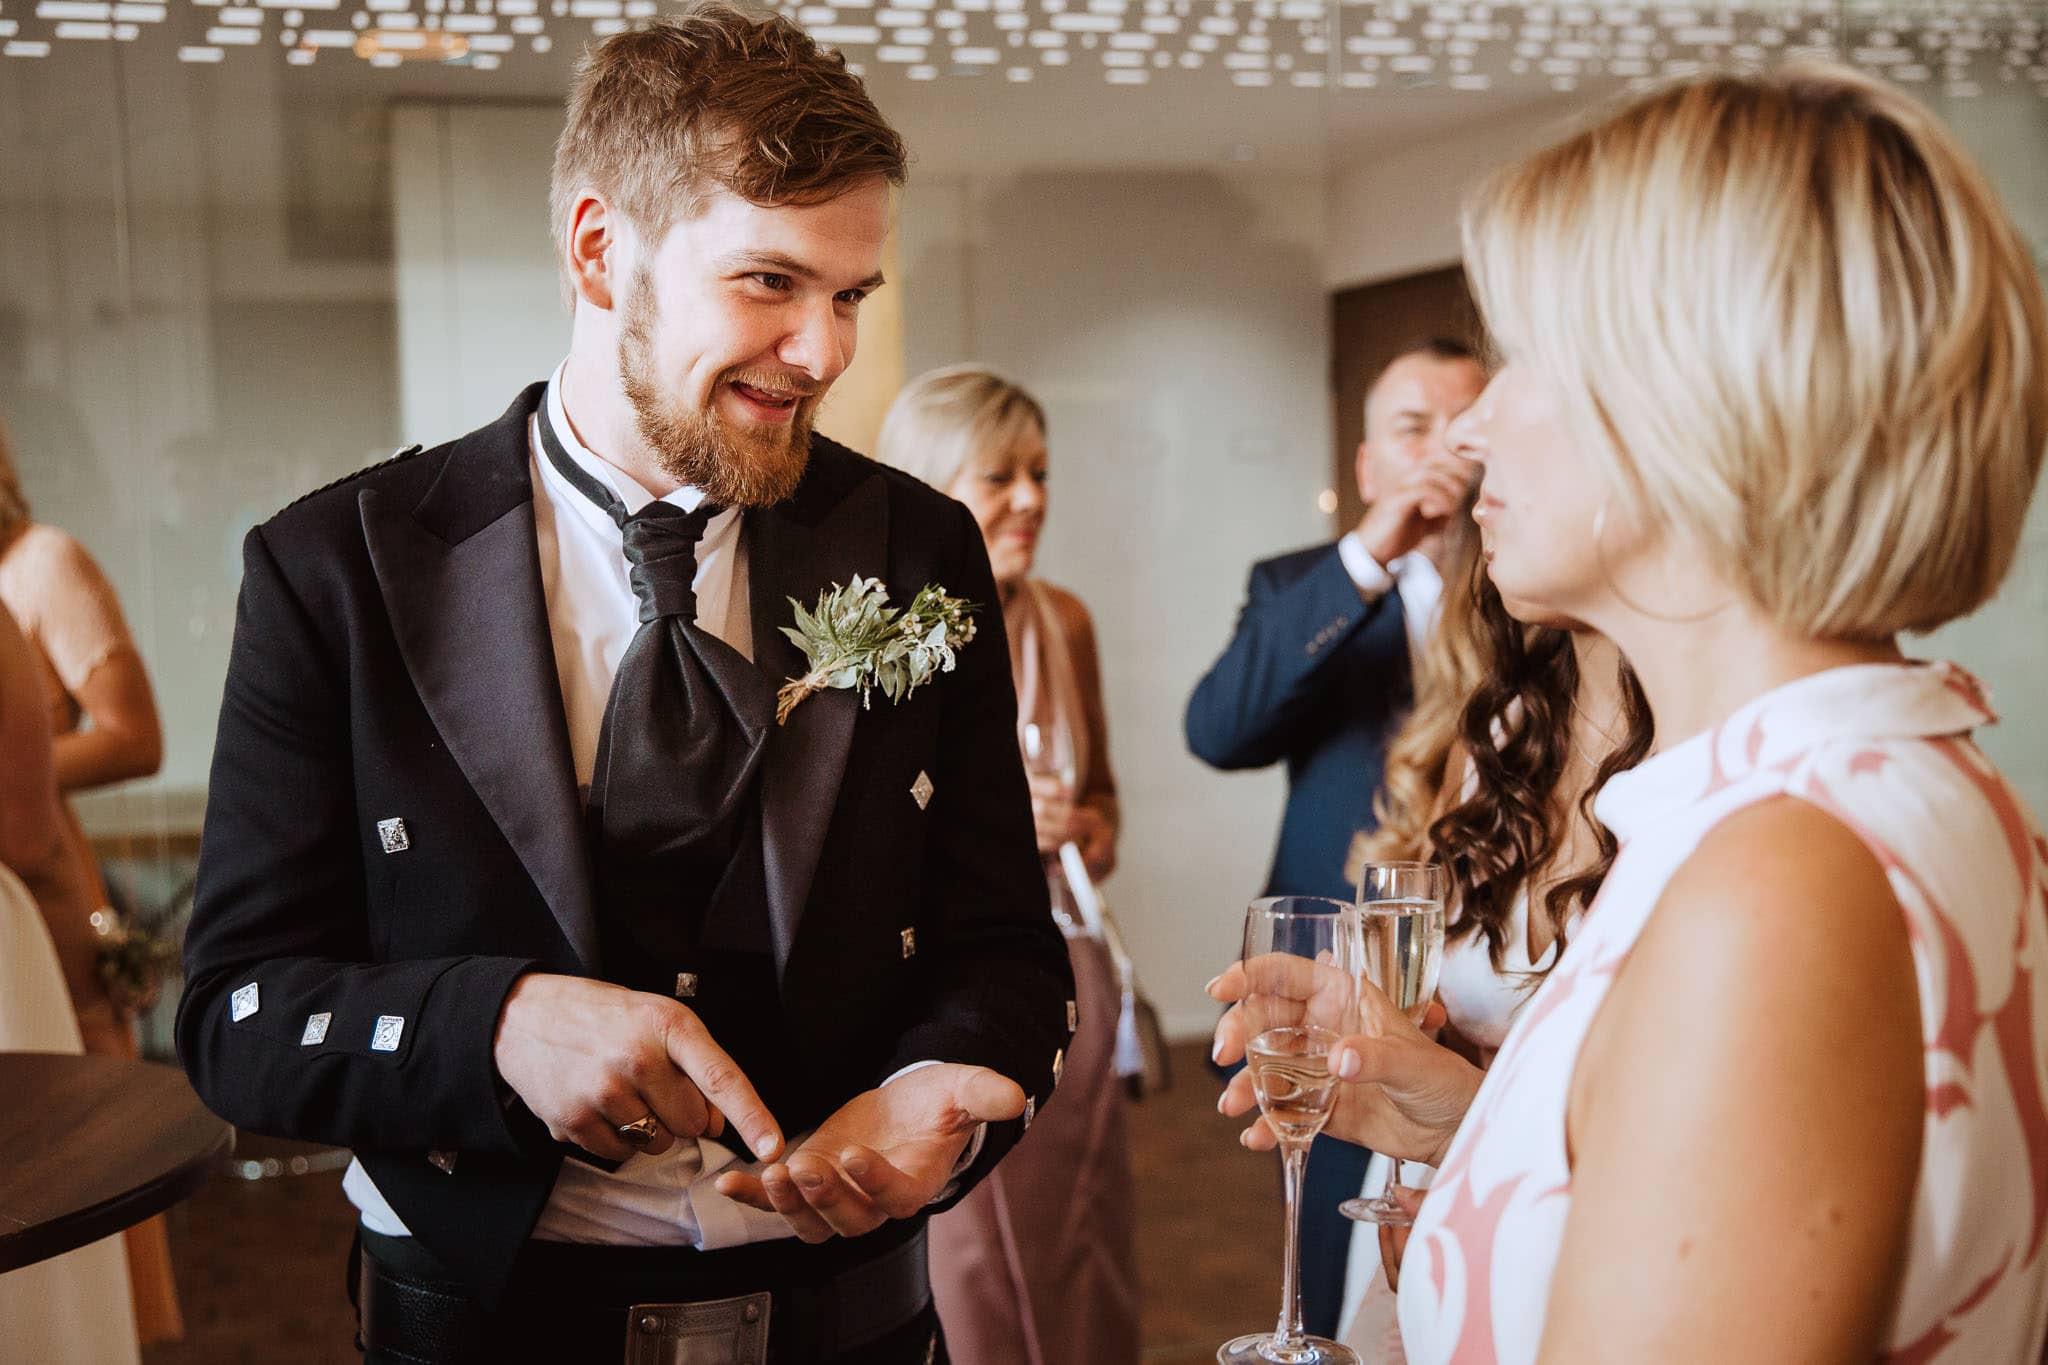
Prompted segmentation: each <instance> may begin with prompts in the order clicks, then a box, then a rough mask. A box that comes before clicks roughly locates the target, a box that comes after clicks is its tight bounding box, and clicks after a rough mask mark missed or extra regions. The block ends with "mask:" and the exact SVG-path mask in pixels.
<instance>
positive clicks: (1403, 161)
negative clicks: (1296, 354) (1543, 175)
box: [1323, 97, 1564, 290]
mask: <svg viewBox="0 0 2048 1365" xmlns="http://www.w3.org/2000/svg"><path fill="white" fill-rule="evenodd" d="M1347 98H1350V97H1347ZM1563 117H1564V115H1562V114H1561V113H1560V112H1559V111H1558V110H1557V108H1556V107H1554V106H1550V105H1542V106H1538V107H1537V108H1535V109H1533V110H1523V111H1518V112H1516V113H1514V114H1512V115H1509V116H1507V117H1504V118H1499V119H1494V120H1490V121H1488V122H1485V123H1480V124H1477V125H1473V126H1468V127H1464V128H1460V129H1458V130H1456V131H1454V132H1449V133H1445V134H1443V135H1441V136H1437V137H1428V136H1422V137H1411V138H1403V139H1401V140H1399V141H1398V142H1396V143H1394V144H1392V145H1389V146H1385V147H1384V148H1382V147H1363V148H1355V149H1353V151H1352V153H1351V154H1350V155H1348V156H1343V155H1339V156H1336V157H1333V159H1332V163H1331V166H1330V170H1329V178H1328V183H1327V186H1326V189H1325V195H1324V205H1325V216H1326V223H1325V231H1326V232H1327V234H1328V240H1329V250H1328V252H1327V253H1326V254H1325V256H1324V258H1323V280H1324V282H1325V283H1326V284H1328V285H1329V287H1330V288H1331V289H1332V290H1338V289H1349V288H1352V287H1353V286H1355V285H1361V284H1371V283H1374V282H1375V281H1378V280H1386V279H1394V278H1397V277H1399V276H1402V275H1412V274H1414V273H1415V272H1416V271H1419V270H1433V269H1436V268H1437V267H1439V266H1445V265H1450V264H1452V263H1454V262H1455V261H1456V260H1457V259H1458V254H1459V247H1458V211H1459V209H1460V208H1461V207H1462V206H1463V204H1464V201H1465V196H1466V195H1467V194H1468V193H1470V192H1471V191H1472V189H1473V188H1474V187H1476V186H1477V185H1478V184H1479V182H1480V181H1481V180H1483V179H1484V178H1485V177H1486V175H1487V173H1488V172H1490V171H1492V170H1493V169H1494V168H1495V167H1497V166H1500V165H1502V164H1503V163H1505V162H1507V161H1509V160H1511V159H1512V158H1514V157H1517V156H1522V155H1525V154H1527V153H1529V152H1533V151H1535V150H1536V149H1537V148H1539V147H1541V146H1543V145H1544V144H1545V143H1547V142H1550V141H1552V140H1553V139H1554V138H1555V137H1556V135H1557V133H1558V130H1559V129H1560V128H1561V127H1562V126H1563V122H1562V120H1563Z"/></svg>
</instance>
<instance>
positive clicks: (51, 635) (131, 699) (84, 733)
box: [0, 427, 185, 1344]
mask: <svg viewBox="0 0 2048 1365" xmlns="http://www.w3.org/2000/svg"><path fill="white" fill-rule="evenodd" d="M0 609H4V610H5V611H7V612H9V613H10V614H12V616H13V617H14V620H15V622H16V623H17V625H18V626H19V627H20V631H21V634H22V635H23V636H25V637H26V638H27V641H28V645H29V650H30V657H31V659H32V661H33V662H34V665H35V676H36V680H37V682H38V684H39V685H40V687H41V695H42V697H43V705H44V707H45V708H46V709H47V712H48V715H49V727H48V728H49V731H50V733H51V734H52V735H53V736H54V748H53V750H52V759H53V771H54V774H55V777H56V782H57V791H58V794H59V796H60V798H61V797H65V796H69V795H70V794H71V793H73V792H79V791H88V790H91V789H92V788H94V787H101V786H106V785H108V784H110V783H114V782H121V781H125V780H127V779H129V778H135V777H146V776H148V775H149V774H150V773H153V772H155V771H156V770H157V765H158V764H159V763H160V762H162V759H163V731H162V728H161V726H160V725H159V723H158V720H157V712H156V699H155V697H154V696H153V695H152V693H151V691H150V686H149V674H148V673H147V672H146V671H145V670H144V668H143V666H142V656H141V654H140V653H138V652H137V651H136V648H135V642H134V640H133V639H132V638H131V637H130V635H129V634H128V623H127V621H126V620H125V619H123V617H122V614H121V603H120V599H119V598H117V597H116V596H115V595H114V586H113V584H111V583H109V582H108V581H107V577H106V575H105V574H104V573H102V572H101V571H100V567H99V565H98V564H96V563H94V562H93V558H92V556H91V555H89V554H87V553H86V551H85V547H83V546H82V545H80V544H79V543H78V542H77V541H76V540H73V539H72V538H71V537H70V536H69V535H67V534H65V533H64V532H63V531H60V530H58V529H57V528H56V527H54V526H48V525H44V524H42V523H40V522H37V521H34V520H32V519H31V517H30V515H29V505H28V499H27V497H26V496H24V495H23V492H22V488H21V480H20V478H19V476H18V475H17V474H16V472H15V466H14V459H13V452H12V451H11V450H10V449H9V446H8V439H7V432H6V430H5V428H4V427H0ZM58 817H59V819H60V821H61V822H62V831H63V836H64V844H65V849H66V855H67V856H68V857H69V858H70V860H71V861H72V863H73V865H74V869H75V872H76V875H77V877H78V884H79V886H80V887H81V888H82V890H81V892H80V894H79V895H77V896H76V897H66V898H64V899H62V900H60V901H50V900H47V899H45V900H44V901H43V902H42V905H43V913H44V916H45V918H46V919H47V920H48V922H49V930H50V937H51V939H52V940H53V941H54V942H55V944H56V947H57V960H58V962H60V963H61V964H62V965H63V969H64V982H65V985H66V986H67V987H68V988H69V989H70V992H71V1003H72V1006H73V1007H74V1008H75V1009H76V1010H77V1012H78V1027H79V1031H80V1033H81V1034H82V1035H83V1037H84V1039H85V1050H86V1051H87V1052H93V1053H101V1054H104V1055H107V1056H114V1057H131V1058H132V1057H134V1056H135V1055H136V1047H135V1035H134V1032H133V1030H132V1025H131V1021H130V1019H129V1017H128V1014H127V1010H126V1008H125V1007H124V1006H123V1004H122V1003H121V1002H119V1001H117V1000H115V999H114V997H113V996H112V994H111V993H110V992H109V991H108V989H107V986H106V984H105V983H104V982H103V981H102V980H101V979H100V975H99V935H98V933H97V931H96V930H95V929H94V928H93V925H92V915H93V912H94V911H97V910H101V909H104V908H106V906H107V889H106V887H105V886H104V885H102V884H101V881H100V874H99V867H98V865H97V864H96V863H95V862H94V861H93V856H92V845H91V844H90V843H89V842H87V840H86V837H85V830H84V829H83V828H81V827H80V825H79V823H78V817H77V816H76V815H75V814H74V813H73V812H72V810H71V806H70V803H69V802H68V801H62V800H60V801H59V804H58ZM126 1237H127V1239H128V1263H129V1269H130V1270H131V1272H132V1273H133V1275H134V1290H135V1295H134V1299H135V1313H136V1322H137V1325H138V1327H139V1328H140V1330H141V1333H142V1340H143V1342H144V1344H148V1343H150V1342H157V1341H174V1340H176V1339H177V1338H178V1337H180V1336H182V1335H184V1330H185V1326H184V1317H183V1315H182V1313H180V1311H179V1309H178V1291H177V1285H176V1283H175V1282H174V1280H173V1279H172V1276H171V1254H170V1243H169V1241H168V1239H167V1238H166V1236H165V1234H164V1221H163V1219H162V1218H161V1217H156V1218H151V1219H148V1220H146V1221H144V1222H141V1223H138V1224H136V1225H135V1226H134V1227H131V1228H129V1229H128V1231H127V1233H126Z"/></svg>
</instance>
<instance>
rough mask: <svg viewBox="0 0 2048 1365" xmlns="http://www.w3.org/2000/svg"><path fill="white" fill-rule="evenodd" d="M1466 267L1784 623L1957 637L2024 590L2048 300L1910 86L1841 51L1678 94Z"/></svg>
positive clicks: (1524, 339)
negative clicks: (2006, 595) (1839, 59)
mask: <svg viewBox="0 0 2048 1365" xmlns="http://www.w3.org/2000/svg"><path fill="white" fill-rule="evenodd" d="M1465 259H1466V263H1467V267H1468V269H1469V270H1470V272H1471V275H1472V280H1473V283H1474V286H1475V289H1476V292H1477V294H1478V296H1479V301H1480V306H1481V309H1482V311H1483V313H1484V314H1485V318H1486V324H1487V327H1488V329H1489V330H1490V331H1491V333H1492V334H1493V336H1494V337H1495V338H1497V339H1498V341H1499V343H1500V345H1501V347H1502V349H1503V351H1504V352H1505V353H1506V354H1507V356H1508V357H1509V358H1510V359H1511V360H1512V361H1513V362H1515V363H1518V364H1528V365H1530V366H1532V367H1534V368H1535V369H1536V370H1538V371H1539V372H1540V373H1542V374H1543V375H1545V376H1546V377H1547V378H1548V379H1549V380H1550V381H1551V382H1552V383H1553V384H1554V385H1555V387H1556V389H1557V391H1558V393H1559V394H1560V395H1561V396H1562V399H1563V402H1564V405H1565V411H1566V414H1567V416H1568V418H1569V420H1570V422H1571V425H1572V430H1573V432H1574V434H1575V436H1576V439H1577V440H1578V442H1579V444H1580V445H1581V447H1582V448H1583V449H1585V450H1586V451H1587V452H1588V454H1589V455H1590V456H1591V458H1592V459H1593V460H1594V461H1596V463H1597V464H1598V465H1599V466H1601V467H1602V468H1603V470H1604V473H1605V475H1606V477H1607V480H1608V483H1609V485H1610V487H1611V488H1612V489H1613V490H1614V492H1615V494H1616V497H1617V499H1618V500H1619V502H1620V505H1621V506H1622V507H1624V508H1625V509H1626V510H1627V511H1629V512H1630V513H1632V514H1634V515H1636V516H1637V517H1638V518H1640V519H1641V520H1642V521H1643V522H1644V523H1645V524H1646V525H1650V526H1658V527H1664V528H1669V529H1673V530H1676V531H1677V532H1679V533H1681V534H1683V535H1686V536H1689V537H1691V538H1692V539H1693V540H1694V541H1695V542H1696V543H1697V544H1699V545H1700V546H1702V547H1703V548H1704V549H1705V551H1706V552H1707V554H1708V555H1709V556H1710V557H1711V559H1712V561H1713V562H1714V564H1715V566H1716V567H1717V568H1718V569H1719V570H1720V572H1721V574H1722V575H1723V576H1724V577H1725V578H1726V579H1727V581H1728V582H1729V583H1730V584H1732V585H1733V586H1734V587H1735V588H1736V589H1737V590H1738V591H1740V592H1742V593H1744V594H1745V595H1746V596H1747V597H1748V598H1749V599H1750V600H1751V601H1752V602H1754V603H1755V604H1757V605H1758V606H1759V607H1761V608H1763V610H1764V611H1766V612H1767V613H1768V614H1769V615H1770V616H1771V617H1772V618H1774V619H1775V620H1777V621H1778V622H1780V623H1781V624H1784V625H1786V626H1789V627H1792V628H1794V629H1796V630H1799V631H1801V632H1802V633H1804V634H1807V635H1810V636H1814V637H1818V638H1831V639H1861V640H1875V639H1883V638H1885V637H1888V636H1890V635H1893V634H1896V633H1897V632H1900V631H1924V630H1932V629H1933V628H1935V627H1936V626H1939V625H1941V624H1943V623H1944V622H1947V621H1950V620H1953V619H1954V618H1956V617H1958V616H1961V615H1963V614H1964V613H1966V612H1969V611H1971V610H1973V609H1974V608H1976V607H1977V606H1978V605H1980V604H1981V603H1983V602H1984V601H1985V600H1986V599H1987V598H1989V597H1990V596H1991V594H1992V593H1993V592H1994V591H1996V590H1997V588H1998V584H1999V581H2000V580H2001V579H2003V578H2004V577H2005V573H2006V570H2007V569H2008V568H2009V567H2010V566H2011V564H2012V561H2013V555H2014V552H2015V550H2016V549H2017V548H2018V545H2019V541H2020V534H2021V530H2022V527H2023V525H2024V523H2025V521H2026V514H2027V500H2028V498H2029V496H2030V495H2031V493H2032V491H2033V487H2034V480H2035V478H2036V476H2037V475H2038V474H2039V472H2040V469H2041V462H2042V455H2043V450H2044V448H2048V307H2044V303H2043V299H2042V291H2041V282H2040V280H2039V278H2038V277H2037V276H2036V275H2035V273H2034V263H2033V261H2032V260H2031V259H2030V257H2029V253H2028V250H2027V247H2026V244H2025V241H2024V240H2023V239H2022V238H2021V236H2020V234H2019V232H2018V230H2017V229H2016V228H2015V227H2014V226H2013V223H2012V220H2011V219H2010V218H2009V217H2007V216H2006V213H2005V210H2004V209H2003V208H2002V207H2001V206H2000V205H1999V202H1998V197H1997V195H1996V194H1995V193H1994V192H1993V191H1992V189H1991V186H1990V185H1989V183H1988V182H1986V180H1985V178H1984V175H1983V173H1982V172H1981V171H1979V170H1978V169H1977V167H1976V166H1975V164H1973V163H1972V162H1971V160H1970V158H1969V156H1968V154H1967V153H1965V152H1964V150H1963V148H1962V146H1961V145H1960V144H1959V143H1958V142H1957V141H1956V138H1955V136H1954V135H1953V134H1952V133H1950V132H1949V131H1948V130H1947V129H1946V128H1944V127H1943V126H1942V125H1941V123H1940V121H1939V120H1938V119H1936V118H1935V116H1934V115H1933V114H1932V113H1930V112H1929V111H1928V110H1927V109H1926V108H1925V107H1924V106H1923V105H1921V104H1919V103H1917V102H1915V101H1914V100H1913V99H1912V98H1911V97H1910V96H1908V95H1906V94H1904V93H1903V92H1901V91H1899V90H1896V89H1894V88H1892V87H1890V86H1887V85H1885V84H1884V83H1882V82H1881V81H1878V80H1875V79H1873V78H1871V77H1868V76H1864V75H1861V74H1858V73H1857V72H1854V71H1851V70H1848V69H1847V68H1844V67H1839V66H1829V65H1817V64H1792V65H1789V66H1787V67H1784V68H1781V69H1779V70H1777V71H1775V72H1772V73H1771V74H1768V75H1760V76H1735V75H1722V76H1709V77H1704V78H1698V79H1694V80H1691V81H1687V82H1685V83H1682V84H1679V85H1676V86H1673V87H1671V88H1669V89H1666V90H1663V91H1660V92H1658V93H1655V94H1652V95H1649V96H1647V97H1644V98H1642V99H1640V100H1638V101H1636V102H1634V103H1632V104H1630V105H1629V106H1627V107H1626V108H1624V109H1622V110H1621V111H1620V112H1619V113H1616V114H1614V115H1613V116H1612V117H1610V118H1607V119H1605V120H1604V121H1602V122H1600V123H1599V124H1597V125H1595V126H1593V127H1591V128H1589V129H1587V130H1585V131H1584V132H1581V133H1579V134H1578V135H1576V136H1574V137H1571V138H1568V139H1566V140H1565V141H1563V142H1561V143H1559V144H1557V145H1556V146H1554V147H1552V148H1550V149H1548V150H1547V151H1542V152H1538V153H1537V154H1536V155H1534V156H1532V157H1529V158H1528V159H1526V160H1524V161H1522V162H1520V163H1518V164H1516V165H1514V166H1510V167H1508V168H1507V169H1506V170H1504V171H1503V172H1501V173H1500V174H1499V175H1498V176H1497V177H1496V178H1495V179H1494V181H1493V182H1492V183H1491V185H1490V186H1488V187H1487V188H1486V189H1485V190H1484V191H1483V192H1482V193H1481V194H1480V196H1479V197H1478V198H1477V199H1476V200H1475V201H1474V202H1473V204H1472V206H1471V207H1470V208H1469V209H1468V210H1467V213H1466V217H1465Z"/></svg>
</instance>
